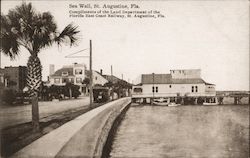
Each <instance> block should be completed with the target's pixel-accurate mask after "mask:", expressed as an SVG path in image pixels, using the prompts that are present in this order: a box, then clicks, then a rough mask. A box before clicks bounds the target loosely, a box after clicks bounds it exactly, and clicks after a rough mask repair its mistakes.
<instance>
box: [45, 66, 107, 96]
mask: <svg viewBox="0 0 250 158" xmlns="http://www.w3.org/2000/svg"><path fill="white" fill-rule="evenodd" d="M53 69H54V66H53V65H50V71H52V72H53V71H54V70H53ZM101 73H102V72H97V71H94V70H93V72H92V75H93V86H94V85H102V86H103V85H104V84H105V83H107V82H108V80H107V79H105V78H104V77H103V76H102V74H101ZM50 74H51V75H50V76H49V78H48V80H49V85H58V86H63V85H65V84H66V83H67V82H70V83H72V84H75V85H78V86H80V92H82V93H88V86H89V85H87V84H84V83H83V81H84V79H85V78H89V70H86V66H85V65H83V64H77V63H75V64H73V65H69V66H63V67H62V68H61V69H59V70H57V71H55V72H54V73H51V72H50Z"/></svg>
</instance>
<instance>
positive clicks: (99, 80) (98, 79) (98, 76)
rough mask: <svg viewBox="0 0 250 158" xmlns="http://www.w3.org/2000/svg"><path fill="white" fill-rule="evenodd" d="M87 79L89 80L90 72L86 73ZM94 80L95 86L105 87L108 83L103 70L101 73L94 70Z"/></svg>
mask: <svg viewBox="0 0 250 158" xmlns="http://www.w3.org/2000/svg"><path fill="white" fill-rule="evenodd" d="M85 74H86V77H87V78H89V76H90V74H89V70H86V71H85ZM92 76H93V77H92V78H93V86H95V85H101V86H103V85H104V84H105V83H107V82H108V80H107V79H106V78H105V77H104V76H103V74H102V70H101V71H100V72H98V71H95V70H93V72H92Z"/></svg>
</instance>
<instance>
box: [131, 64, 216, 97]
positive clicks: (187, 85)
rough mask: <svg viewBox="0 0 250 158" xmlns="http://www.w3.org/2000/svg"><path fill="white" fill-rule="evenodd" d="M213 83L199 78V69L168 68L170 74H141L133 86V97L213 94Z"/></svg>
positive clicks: (214, 93)
mask: <svg viewBox="0 0 250 158" xmlns="http://www.w3.org/2000/svg"><path fill="white" fill-rule="evenodd" d="M215 95H216V91H215V85H214V84H210V83H207V82H205V81H204V80H203V79H202V78H201V70H200V69H190V70H170V74H142V76H141V83H140V84H138V85H135V86H133V92H132V96H133V97H134V98H144V97H145V98H152V97H177V96H191V97H203V96H215Z"/></svg>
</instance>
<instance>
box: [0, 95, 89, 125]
mask: <svg viewBox="0 0 250 158" xmlns="http://www.w3.org/2000/svg"><path fill="white" fill-rule="evenodd" d="M88 105H89V97H81V98H78V99H72V100H63V101H46V102H39V113H40V118H44V117H47V116H50V115H52V114H55V113H60V112H63V111H66V110H69V109H74V108H79V107H84V106H86V107H87V106H88ZM30 121H31V104H28V105H21V106H0V128H1V129H2V128H5V127H8V126H13V125H17V124H20V123H25V122H30Z"/></svg>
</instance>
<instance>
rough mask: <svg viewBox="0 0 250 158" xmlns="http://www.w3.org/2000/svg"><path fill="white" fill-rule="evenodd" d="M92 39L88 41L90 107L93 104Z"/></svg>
mask: <svg viewBox="0 0 250 158" xmlns="http://www.w3.org/2000/svg"><path fill="white" fill-rule="evenodd" d="M92 75H93V74H92V41H91V40H90V41H89V79H90V81H89V85H90V88H89V93H90V95H89V99H90V103H89V105H90V107H92V104H93V76H92Z"/></svg>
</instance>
